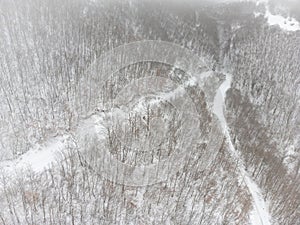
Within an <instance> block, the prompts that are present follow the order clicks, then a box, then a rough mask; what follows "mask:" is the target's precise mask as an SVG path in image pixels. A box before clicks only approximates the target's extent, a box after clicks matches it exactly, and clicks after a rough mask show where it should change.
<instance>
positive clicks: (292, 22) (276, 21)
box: [265, 8, 300, 31]
mask: <svg viewBox="0 0 300 225" xmlns="http://www.w3.org/2000/svg"><path fill="white" fill-rule="evenodd" d="M265 18H266V19H267V21H268V24H269V25H270V26H274V25H275V26H276V25H277V26H279V27H280V28H281V29H283V30H286V31H298V30H300V23H299V22H298V21H297V20H296V19H295V18H292V17H287V18H285V17H283V16H281V15H273V14H272V13H271V12H270V10H269V9H268V8H267V10H266V13H265Z"/></svg>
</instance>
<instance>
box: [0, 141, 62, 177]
mask: <svg viewBox="0 0 300 225" xmlns="http://www.w3.org/2000/svg"><path fill="white" fill-rule="evenodd" d="M66 138H67V136H61V137H56V138H52V139H50V140H49V141H47V142H46V143H45V144H44V145H37V146H36V147H34V148H33V149H31V150H29V151H28V152H26V153H25V154H23V155H22V156H20V157H19V158H17V159H15V160H7V161H2V162H0V170H1V172H5V174H6V175H11V174H14V173H21V172H22V171H25V170H28V169H29V168H30V169H32V171H34V172H37V173H38V172H42V171H44V170H46V169H48V168H49V167H50V166H51V164H52V163H53V162H55V160H56V156H57V154H59V153H61V152H62V150H64V149H66V147H67V146H66V144H65V143H66Z"/></svg>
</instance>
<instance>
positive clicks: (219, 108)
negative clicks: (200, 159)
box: [213, 73, 271, 225]
mask: <svg viewBox="0 0 300 225" xmlns="http://www.w3.org/2000/svg"><path fill="white" fill-rule="evenodd" d="M225 75H226V80H225V81H224V82H223V83H222V84H221V86H220V87H219V89H218V91H217V94H216V96H215V98H214V104H213V112H214V113H215V114H216V116H217V117H218V119H219V120H220V122H221V127H222V129H223V132H224V135H225V137H226V139H227V142H228V145H229V151H230V154H231V156H232V157H233V159H234V160H235V161H236V162H237V164H238V168H239V171H240V175H241V179H242V180H243V181H244V182H245V184H246V186H247V188H248V190H249V192H250V194H251V196H252V198H253V211H252V212H251V215H250V222H251V224H252V225H270V224H271V222H270V221H271V216H270V214H269V210H268V205H267V203H266V202H265V201H264V198H263V195H262V191H261V189H260V188H259V187H258V185H257V184H256V183H255V181H254V180H253V179H252V178H251V176H250V175H249V174H248V173H247V171H246V170H245V166H244V164H243V162H242V160H241V159H242V158H241V156H240V155H239V152H238V151H237V150H236V149H235V148H234V145H233V143H232V141H231V138H230V133H229V128H228V125H227V122H226V119H225V116H224V112H223V109H224V108H225V97H226V91H227V90H228V89H229V88H230V86H231V75H230V74H227V73H225Z"/></svg>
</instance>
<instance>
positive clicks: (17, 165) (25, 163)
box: [0, 74, 271, 225]
mask: <svg viewBox="0 0 300 225" xmlns="http://www.w3.org/2000/svg"><path fill="white" fill-rule="evenodd" d="M195 79H196V80H198V79H197V78H195ZM230 85H231V75H230V74H226V79H225V81H224V82H223V83H222V85H221V86H220V87H219V88H218V90H217V94H216V96H215V97H214V101H213V107H212V110H213V112H214V113H215V114H216V116H217V117H218V119H219V120H220V123H221V127H222V129H223V131H224V135H225V137H226V139H227V142H228V146H229V151H230V154H231V156H232V157H233V158H234V159H235V160H236V162H237V163H238V168H239V170H240V176H241V177H240V178H241V180H242V181H243V182H245V184H246V186H247V188H248V189H249V193H250V194H251V196H252V198H253V211H252V212H251V215H250V222H251V224H253V225H269V224H271V222H270V221H271V216H270V214H269V211H268V205H267V203H266V202H265V201H264V199H263V195H262V191H261V189H260V188H259V187H258V185H257V184H256V183H255V182H254V180H253V179H252V178H251V176H250V175H249V174H248V173H247V171H246V170H245V167H244V164H243V162H242V160H241V157H240V155H239V153H238V151H237V150H236V149H235V148H234V146H233V143H232V142H231V138H230V133H229V128H228V125H227V122H226V119H225V116H224V112H223V109H224V106H225V96H226V91H227V90H228V89H229V88H230ZM182 90H183V89H175V92H176V93H177V92H179V93H181V92H182ZM164 97H169V96H168V95H167V96H164ZM96 117H97V118H96V119H95V118H91V117H89V118H87V119H85V120H84V121H82V122H81V123H80V124H79V126H78V128H77V130H76V131H75V132H78V133H80V134H84V133H86V132H87V133H89V132H92V130H93V129H95V126H97V124H98V126H99V124H101V121H102V122H103V118H104V117H103V118H102V117H101V115H100V116H99V115H97V116H96ZM95 122H96V124H95ZM102 127H103V126H101V129H100V130H101V132H100V133H102ZM98 130H99V129H96V130H95V131H96V132H97V133H98V134H99V135H101V134H100V133H99V132H98ZM102 136H103V135H102ZM100 138H101V137H100ZM102 138H103V137H102ZM70 144H74V140H73V139H72V135H71V134H70V135H65V136H61V137H55V138H53V139H51V140H49V141H48V142H46V143H45V144H43V145H38V146H36V147H35V148H33V149H32V150H30V151H28V152H27V153H26V154H24V155H22V156H21V157H20V158H18V159H16V160H10V161H4V162H0V171H1V172H2V173H3V174H6V175H8V176H10V175H11V176H13V175H14V174H16V173H22V171H24V170H26V169H28V168H31V169H32V170H33V171H34V172H37V173H40V172H43V171H44V170H46V169H47V168H49V166H51V164H53V163H55V162H56V160H57V157H56V156H57V155H59V154H61V153H67V149H68V145H70Z"/></svg>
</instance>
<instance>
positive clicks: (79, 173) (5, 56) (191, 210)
mask: <svg viewBox="0 0 300 225" xmlns="http://www.w3.org/2000/svg"><path fill="white" fill-rule="evenodd" d="M254 10H262V9H261V6H256V5H255V3H251V2H247V3H245V2H239V3H231V4H222V5H218V6H217V7H216V6H215V5H211V4H209V3H206V2H205V3H203V4H200V3H199V5H196V6H194V5H189V4H186V5H184V6H181V5H180V7H179V8H178V7H176V4H175V5H172V6H170V5H168V4H167V3H155V4H154V3H149V2H147V1H145V2H142V1H131V2H128V1H124V2H121V1H120V2H117V1H87V0H76V1H71V0H66V1H58V0H54V1H52V0H46V1H40V0H25V1H22V0H14V1H8V0H1V1H0V31H1V32H0V48H1V51H0V86H1V88H0V105H1V108H0V161H1V160H8V159H15V158H17V157H20V156H21V155H22V154H24V153H26V152H27V151H29V150H30V149H31V148H33V147H34V146H36V145H37V144H42V143H44V142H45V141H47V140H48V139H50V138H53V137H59V136H63V135H66V136H67V137H68V138H66V139H65V142H66V143H67V145H68V151H67V153H64V154H61V155H59V156H58V160H57V162H56V163H55V165H53V167H52V168H51V169H48V170H47V171H45V172H44V173H41V174H37V173H35V172H33V171H30V170H28V171H24V172H23V173H22V174H16V175H15V177H14V179H11V177H9V176H6V174H5V173H2V172H1V170H0V183H1V184H2V185H1V186H0V206H1V208H2V210H1V212H0V224H6V225H10V224H38V223H39V224H247V223H248V221H249V213H250V212H251V208H252V207H253V206H252V205H251V200H250V199H251V196H250V194H249V193H248V191H247V188H246V187H245V184H244V183H243V182H241V181H240V180H239V179H238V176H237V173H238V171H237V162H235V160H234V159H233V158H232V157H231V156H230V154H229V153H228V151H227V148H228V146H227V145H226V141H225V139H224V142H223V144H222V146H221V148H220V149H217V150H216V151H215V152H207V151H206V143H205V142H201V141H199V143H197V146H195V148H194V149H193V152H192V154H191V155H193V157H191V158H190V160H188V161H186V162H185V163H184V164H183V165H182V170H180V171H179V172H178V173H176V174H174V175H173V176H172V177H171V179H169V180H167V181H165V182H161V183H158V184H155V185H152V186H146V187H130V186H125V185H119V184H116V183H113V182H110V181H108V180H107V179H105V178H104V177H103V176H101V175H99V174H97V173H95V171H93V169H92V168H91V165H93V163H94V164H97V163H98V162H97V157H96V153H95V152H97V150H96V149H97V143H95V142H94V140H93V139H92V138H91V139H90V140H88V142H87V143H88V144H87V145H88V146H89V147H90V149H95V151H94V152H93V151H92V152H90V154H91V155H90V156H88V157H90V158H89V159H90V161H91V163H90V164H87V163H86V159H84V158H83V156H82V155H80V154H77V153H78V145H77V143H76V141H74V139H73V138H74V133H75V131H76V129H77V128H78V126H79V125H80V124H81V123H82V121H84V120H85V119H86V118H89V117H91V116H94V115H95V110H96V109H98V108H99V107H102V103H104V102H107V101H108V99H109V98H110V97H111V96H114V94H111V92H112V90H113V91H117V90H118V89H120V87H124V86H126V84H128V82H129V80H130V79H129V78H132V77H134V74H136V72H137V71H138V73H137V74H144V75H145V74H147V73H148V74H153V73H154V74H157V73H159V74H160V73H171V72H170V71H173V70H172V68H170V67H169V66H166V65H158V64H155V63H141V64H137V65H133V66H129V67H128V68H125V69H124V70H121V71H119V74H123V76H124V77H125V78H126V79H125V81H124V80H122V81H120V80H117V79H116V80H113V81H112V82H110V83H109V85H111V86H109V87H108V86H106V87H99V82H98V81H97V77H96V75H95V74H89V73H86V70H87V68H88V67H89V65H90V64H91V63H92V62H93V61H94V60H95V59H96V58H97V57H99V56H100V55H101V54H102V53H103V52H105V51H108V50H111V49H113V48H115V47H117V46H120V45H122V44H125V43H130V42H133V41H138V40H163V41H168V42H172V43H176V44H178V45H180V46H183V47H185V48H188V49H190V50H192V51H193V52H194V53H195V54H197V55H199V56H201V57H202V58H203V59H205V62H206V64H207V66H208V67H209V68H211V69H212V70H214V71H226V72H228V73H231V74H232V75H233V84H232V88H231V89H229V91H228V93H227V98H226V118H227V120H228V121H229V126H230V129H231V136H232V138H233V143H234V145H235V147H236V149H238V151H239V152H240V153H241V156H242V157H243V160H244V161H245V163H246V165H245V166H246V169H247V171H248V172H249V173H250V174H251V175H252V177H253V179H254V180H255V181H256V182H257V184H258V185H259V186H260V188H261V189H262V190H263V191H264V192H263V194H264V198H265V200H266V201H267V202H269V206H270V211H271V214H272V218H273V221H272V222H273V223H274V224H290V225H294V224H299V223H300V221H299V212H300V208H299V202H300V188H299V187H300V175H299V173H300V143H299V140H300V136H299V134H300V117H299V113H300V108H299V106H300V104H299V103H300V80H299V79H300V78H299V74H300V64H299V59H300V32H299V31H297V32H284V31H282V30H280V29H279V28H278V27H269V26H268V25H267V24H266V21H265V19H264V18H263V17H262V16H261V17H255V16H254V13H253V11H254ZM228 12H234V13H230V14H229V13H228ZM116 77H120V76H116ZM97 82H98V83H97ZM118 85H120V86H118ZM196 94H198V95H196V96H200V100H199V102H200V103H199V104H200V105H201V104H202V103H201V101H203V99H202V98H201V93H200V94H199V93H196ZM202 97H203V96H202ZM201 107H202V105H201ZM205 107H206V106H205V104H204V103H203V108H204V109H203V110H206V108H205ZM205 116H207V118H210V116H209V115H206V114H205ZM173 125H174V124H173ZM173 130H174V129H173ZM114 135H115V134H113V133H111V135H110V142H109V143H108V144H107V148H108V149H109V150H110V151H111V152H112V154H114V155H115V156H116V158H118V159H120V160H124V161H126V160H127V161H126V162H128V163H134V162H135V163H136V164H138V163H141V162H137V159H138V160H139V159H141V158H139V157H140V156H135V158H134V159H133V160H132V159H130V158H129V157H127V158H126V157H124V154H125V153H124V152H121V150H120V149H121V147H120V146H121V144H120V146H119V143H118V142H117V141H116V136H114ZM175 139H176V138H175ZM175 139H174V140H175ZM111 140H113V141H111ZM123 151H124V149H123ZM125 151H126V150H125ZM126 154H128V155H129V153H126ZM126 154H125V155H126ZM162 154H165V153H162ZM150 156H151V155H150ZM150 156H147V157H148V158H147V160H146V161H147V162H149V161H151V160H152V162H153V160H155V159H156V158H155V157H156V156H153V154H152V159H149V157H150ZM204 156H205V157H206V158H208V159H210V160H209V161H205V162H203V161H201V158H202V159H203V157H204ZM143 157H144V159H145V157H146V156H143ZM150 158H151V157H150ZM141 161H142V160H141Z"/></svg>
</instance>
